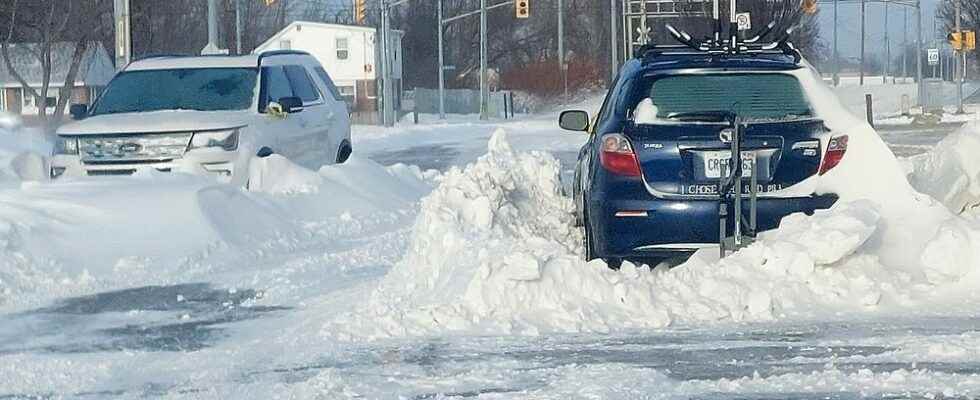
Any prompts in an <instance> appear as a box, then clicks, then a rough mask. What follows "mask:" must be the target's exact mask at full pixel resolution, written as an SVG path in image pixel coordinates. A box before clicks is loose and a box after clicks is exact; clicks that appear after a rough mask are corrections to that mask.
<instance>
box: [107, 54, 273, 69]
mask: <svg viewBox="0 0 980 400" xmlns="http://www.w3.org/2000/svg"><path fill="white" fill-rule="evenodd" d="M258 65H259V56H258V55H251V54H250V55H242V56H196V57H193V56H190V57H189V56H158V57H150V58H145V59H142V60H138V61H134V62H133V63H132V64H130V65H129V66H128V67H126V70H127V71H145V70H153V69H173V68H243V67H256V66H258Z"/></svg>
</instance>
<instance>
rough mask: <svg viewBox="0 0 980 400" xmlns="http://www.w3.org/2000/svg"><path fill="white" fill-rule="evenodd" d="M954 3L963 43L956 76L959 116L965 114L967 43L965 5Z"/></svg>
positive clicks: (957, 111)
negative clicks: (964, 22)
mask: <svg viewBox="0 0 980 400" xmlns="http://www.w3.org/2000/svg"><path fill="white" fill-rule="evenodd" d="M953 1H955V2H956V34H957V35H960V43H962V44H961V45H960V51H959V54H958V55H959V57H957V61H958V62H957V63H956V65H957V70H958V71H959V72H958V73H957V74H956V76H957V79H958V80H959V82H957V85H956V104H957V106H956V113H957V114H964V113H965V112H964V110H963V83H965V81H966V43H965V41H964V40H963V36H962V35H963V34H962V29H963V10H962V5H963V1H962V0H953ZM954 54H956V53H955V49H954Z"/></svg>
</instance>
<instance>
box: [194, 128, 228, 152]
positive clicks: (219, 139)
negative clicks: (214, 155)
mask: <svg viewBox="0 0 980 400" xmlns="http://www.w3.org/2000/svg"><path fill="white" fill-rule="evenodd" d="M208 147H217V148H220V149H223V150H226V151H233V150H238V129H230V130H225V131H211V132H198V133H195V134H194V136H193V137H191V144H190V146H188V150H194V149H203V148H208Z"/></svg>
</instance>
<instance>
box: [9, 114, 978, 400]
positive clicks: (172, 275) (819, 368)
mask: <svg viewBox="0 0 980 400" xmlns="http://www.w3.org/2000/svg"><path fill="white" fill-rule="evenodd" d="M553 118H554V116H551V115H548V116H541V117H535V118H530V119H524V120H519V121H515V122H504V123H494V124H481V123H474V122H469V121H462V120H460V121H453V122H449V123H445V124H440V123H430V124H428V125H421V126H402V127H399V128H397V129H394V130H382V129H363V130H360V131H358V132H356V133H355V141H356V143H357V146H358V148H357V151H358V153H359V154H361V155H360V156H358V157H355V158H354V159H352V160H351V162H350V163H348V164H346V165H343V166H335V167H325V168H323V169H321V170H320V171H308V170H303V169H301V168H299V167H297V166H295V165H293V164H291V163H290V162H289V161H288V160H285V159H281V158H277V157H273V158H270V159H268V160H266V161H264V162H263V166H262V168H263V170H264V172H265V173H266V174H268V176H276V177H278V179H276V180H275V181H274V182H270V183H269V184H268V185H263V186H262V187H258V188H255V191H253V192H243V191H241V190H238V189H237V188H229V187H224V186H221V185H216V184H214V183H212V182H210V181H208V180H206V179H199V178H193V177H186V176H172V175H169V174H158V173H150V172H146V173H140V174H138V175H137V176H135V177H132V178H126V179H103V180H81V181H75V182H61V183H57V184H48V183H36V182H23V181H21V180H20V179H22V178H23V176H24V175H25V174H24V173H23V171H24V170H28V169H29V167H30V165H31V163H32V159H31V158H30V157H26V156H23V155H18V152H19V151H20V150H23V148H30V146H21V147H16V148H14V149H13V150H10V151H7V150H6V148H5V149H4V151H0V161H2V164H4V165H10V167H8V168H6V169H4V170H3V174H0V175H2V179H0V205H2V207H0V399H7V398H10V399H36V398H73V399H74V398H81V399H89V398H92V399H102V398H123V399H130V398H165V399H215V398H228V399H232V398H235V399H240V398H241V399H274V398H283V399H339V398H368V399H375V398H378V399H394V398H406V399H456V398H483V399H512V398H521V399H523V398H530V399H569V398H573V399H575V398H582V399H607V398H610V399H620V398H626V399H638V398H644V399H645V398H651V399H656V398H668V399H687V398H699V399H724V398H740V399H785V398H791V399H813V398H821V399H824V398H831V399H857V398H869V397H870V398H888V399H893V398H921V399H930V400H931V399H939V398H942V399H975V398H977V397H978V396H980V350H978V349H980V314H978V312H977V310H978V308H980V290H978V289H980V276H978V274H977V273H976V269H977V268H978V265H977V260H978V259H980V251H978V249H977V248H978V247H980V246H978V243H980V240H978V238H980V235H978V232H980V229H978V228H977V226H978V225H980V221H978V219H977V218H976V217H974V216H973V214H972V212H967V213H966V214H965V215H964V216H963V217H958V216H953V215H952V213H949V212H947V211H944V209H943V208H942V206H941V205H939V204H938V203H937V202H933V201H931V200H929V199H928V198H926V197H916V198H914V199H900V201H899V202H898V203H897V204H898V205H895V204H891V205H889V204H888V203H887V202H886V203H882V204H879V205H872V204H871V203H862V202H858V203H854V204H853V205H850V206H848V207H842V208H841V209H840V210H838V211H835V212H830V213H826V214H821V215H818V216H816V217H813V218H794V219H792V220H790V221H788V222H787V223H786V224H785V227H784V229H785V230H784V231H783V232H782V233H777V234H773V235H772V236H770V237H768V238H766V239H765V240H764V243H763V244H761V245H760V246H758V247H756V248H755V249H753V250H752V251H747V252H744V253H740V254H739V255H738V256H734V257H732V258H731V259H729V260H726V261H723V262H721V263H719V262H718V261H717V260H711V259H710V258H708V259H705V260H700V261H699V260H695V261H694V262H692V263H691V264H690V265H686V266H683V267H681V268H677V269H675V270H672V271H665V270H656V271H649V270H648V269H645V268H643V267H640V268H634V267H632V266H627V267H626V268H624V271H622V272H613V271H609V270H606V269H605V268H604V267H603V266H601V265H600V264H599V263H591V264H585V263H582V262H581V261H579V257H580V253H581V248H580V247H581V246H580V237H578V236H577V235H578V233H577V230H576V229H574V228H572V227H571V226H570V225H569V222H570V220H569V215H568V212H567V211H568V209H569V208H568V207H569V206H570V203H569V202H568V200H567V198H564V197H562V195H561V190H560V187H558V186H560V185H561V182H560V181H559V180H558V178H557V177H558V176H566V177H567V175H568V174H569V173H570V171H571V168H572V165H573V164H572V163H573V162H574V159H575V157H576V153H577V151H578V147H579V146H580V145H581V143H582V141H583V140H584V137H583V136H582V135H579V134H573V133H564V132H560V131H558V130H557V129H556V128H555V123H554V120H553ZM498 128H503V131H505V132H506V135H503V134H500V133H499V132H497V130H498ZM495 133H497V134H495ZM936 136H937V138H936V140H935V142H939V141H940V140H942V138H940V137H938V136H942V137H945V136H947V134H946V133H944V134H942V135H936ZM491 138H493V139H491ZM978 138H980V126H976V127H974V128H973V129H972V130H967V131H966V133H964V134H963V135H961V136H958V137H956V138H955V140H951V141H949V142H944V145H941V146H940V148H941V149H947V150H948V151H955V150H956V149H962V151H963V156H962V157H953V156H952V155H950V154H947V153H941V154H940V153H937V154H934V155H931V156H930V155H927V157H920V158H918V159H916V160H906V161H904V162H903V164H902V165H904V166H906V167H907V168H910V169H915V170H916V173H915V174H913V181H916V182H919V183H920V184H921V186H920V188H921V190H923V191H926V192H928V193H929V194H931V195H933V196H934V197H936V198H939V199H940V200H948V201H949V203H948V204H954V205H955V206H957V207H958V206H965V205H968V204H975V203H976V196H975V195H972V193H980V190H976V189H977V188H978V187H980V185H978V182H980V167H978V166H975V165H972V164H971V162H970V160H971V158H970V157H967V155H969V154H970V151H971V150H972V149H974V148H980V139H978ZM8 139H9V137H8ZM901 140H904V139H898V141H900V142H901ZM916 140H917V139H916ZM12 142H16V140H7V141H5V142H4V143H12ZM488 142H489V143H488ZM892 142H893V143H895V141H892ZM852 143H853V144H854V146H859V145H861V141H860V140H854V139H852ZM901 143H905V142H901ZM930 143H932V142H930ZM916 144H918V142H916ZM923 145H927V144H923ZM488 151H489V154H488ZM930 157H932V158H930ZM369 159H370V160H375V161H377V162H379V163H381V164H384V165H391V166H389V167H382V166H380V165H378V164H376V163H375V162H373V161H370V160H369ZM937 160H946V162H938V161H937ZM873 161H876V162H877V161H881V162H882V164H887V159H873ZM404 164H409V165H417V166H420V167H421V169H420V168H416V167H409V166H406V165H404ZM896 165H897V163H896ZM454 167H455V168H454ZM896 168H897V167H896ZM429 169H435V170H438V171H441V172H427V171H426V170H429ZM950 171H952V172H950ZM886 175H887V174H886ZM18 176H20V178H18ZM930 182H940V183H943V184H942V185H933V186H930V185H929V183H930ZM948 182H951V183H949V184H946V183H948ZM902 207H910V210H911V211H910V212H909V214H910V215H909V216H908V218H907V219H908V221H905V220H903V219H898V218H896V217H895V216H894V213H895V211H896V210H898V211H901V210H902ZM912 207H915V208H914V209H913V208H912ZM951 207H953V206H951ZM954 208H955V207H954ZM957 211H959V210H957ZM916 218H918V219H916ZM904 224H908V225H904ZM896 242H898V243H909V245H908V246H907V247H909V248H907V249H898V248H892V247H889V246H894V243H896ZM913 253H915V255H913V256H909V254H913ZM921 254H927V255H928V257H922V258H921V259H919V258H918V256H919V255H921ZM920 263H921V265H920ZM906 264H907V265H911V266H915V268H911V267H909V268H902V266H906Z"/></svg>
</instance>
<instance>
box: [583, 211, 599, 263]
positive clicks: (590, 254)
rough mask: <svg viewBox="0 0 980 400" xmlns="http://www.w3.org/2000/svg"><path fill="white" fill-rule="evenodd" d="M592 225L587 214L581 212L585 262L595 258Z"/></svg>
mask: <svg viewBox="0 0 980 400" xmlns="http://www.w3.org/2000/svg"><path fill="white" fill-rule="evenodd" d="M593 240H594V239H593V238H592V227H591V225H590V224H589V216H588V214H585V213H584V212H583V218H582V244H583V247H585V262H589V261H592V260H595V258H596V257H595V250H594V249H595V248H594V247H593V244H592V242H593Z"/></svg>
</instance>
